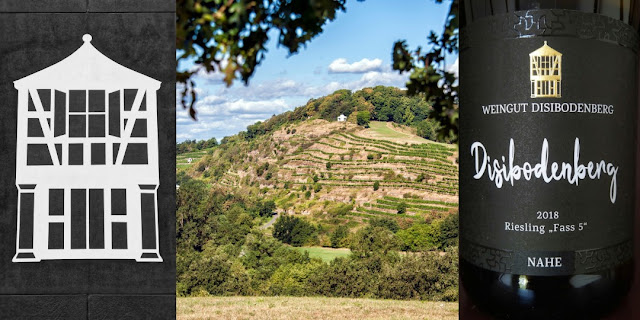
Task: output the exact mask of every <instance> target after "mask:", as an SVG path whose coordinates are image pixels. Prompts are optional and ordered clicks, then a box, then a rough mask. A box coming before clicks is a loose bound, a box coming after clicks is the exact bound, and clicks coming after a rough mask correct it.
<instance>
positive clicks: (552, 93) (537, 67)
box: [529, 41, 562, 98]
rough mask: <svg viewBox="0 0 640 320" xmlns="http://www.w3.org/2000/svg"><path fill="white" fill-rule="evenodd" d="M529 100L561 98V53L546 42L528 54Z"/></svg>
mask: <svg viewBox="0 0 640 320" xmlns="http://www.w3.org/2000/svg"><path fill="white" fill-rule="evenodd" d="M529 60H530V65H529V74H530V79H531V98H560V97H561V96H562V53H560V52H558V51H556V50H555V49H553V48H551V47H549V46H548V45H547V42H546V41H545V42H544V45H543V46H542V47H540V48H538V49H537V50H535V51H533V52H531V53H529Z"/></svg>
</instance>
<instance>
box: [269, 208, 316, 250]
mask: <svg viewBox="0 0 640 320" xmlns="http://www.w3.org/2000/svg"><path fill="white" fill-rule="evenodd" d="M315 231H316V230H315V228H314V227H313V225H311V224H310V223H308V222H307V221H305V220H303V219H301V218H298V217H294V216H282V217H280V218H278V220H276V223H275V224H274V225H273V237H274V238H276V239H278V240H280V241H282V242H284V243H288V244H290V245H292V246H294V247H301V246H303V245H304V244H305V243H306V242H308V241H310V240H311V238H312V236H313V234H314V232H315Z"/></svg>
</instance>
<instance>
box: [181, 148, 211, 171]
mask: <svg viewBox="0 0 640 320" xmlns="http://www.w3.org/2000/svg"><path fill="white" fill-rule="evenodd" d="M209 152H211V149H205V150H199V151H193V152H187V153H182V154H178V155H176V168H177V169H184V168H188V167H190V166H191V165H193V164H195V163H197V162H198V161H200V159H201V158H202V157H204V156H205V155H207V153H209ZM189 159H191V161H190V162H189Z"/></svg>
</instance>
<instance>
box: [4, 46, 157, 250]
mask: <svg viewBox="0 0 640 320" xmlns="http://www.w3.org/2000/svg"><path fill="white" fill-rule="evenodd" d="M82 40H84V44H83V45H82V46H81V47H80V48H79V49H78V50H76V51H75V52H74V53H73V54H71V55H70V56H69V57H67V58H65V59H64V60H62V61H60V62H58V63H56V64H54V65H52V66H50V67H48V68H46V69H44V70H41V71H39V72H36V73H34V74H32V75H29V76H27V77H25V78H22V79H20V80H17V81H15V82H14V86H15V88H16V89H17V90H18V125H17V141H16V143H17V147H16V186H17V188H18V212H17V214H18V225H17V228H18V231H17V237H16V255H15V256H14V258H13V262H39V261H41V260H59V259H135V260H136V261H138V262H143V261H144V262H161V261H162V258H161V257H160V254H159V248H158V206H157V190H158V184H159V167H158V163H159V162H158V125H157V101H156V91H157V90H158V89H159V88H160V84H161V83H160V82H159V81H157V80H155V79H152V78H150V77H147V76H145V75H143V74H140V73H137V72H135V71H133V70H130V69H127V68H125V67H123V66H121V65H120V64H118V63H116V62H114V61H113V60H111V59H109V58H108V57H106V56H105V55H103V54H102V53H100V52H99V51H98V50H97V49H96V48H95V47H93V45H91V36H90V35H88V34H87V35H84V36H83V37H82Z"/></svg>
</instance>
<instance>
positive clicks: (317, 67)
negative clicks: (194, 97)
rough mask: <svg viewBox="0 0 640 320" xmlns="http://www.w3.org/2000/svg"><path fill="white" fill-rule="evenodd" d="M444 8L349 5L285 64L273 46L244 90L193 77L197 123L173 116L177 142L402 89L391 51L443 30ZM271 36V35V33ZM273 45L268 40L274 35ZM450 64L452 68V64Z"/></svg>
mask: <svg viewBox="0 0 640 320" xmlns="http://www.w3.org/2000/svg"><path fill="white" fill-rule="evenodd" d="M448 3H449V2H448V1H445V3H443V4H436V3H435V2H434V1H433V0H402V1H392V0H367V1H364V2H358V1H355V0H350V1H348V2H347V11H346V12H342V13H339V14H338V16H337V19H336V20H334V21H333V22H330V23H329V24H327V25H326V26H325V29H324V32H323V33H322V34H321V35H319V36H318V37H316V38H315V39H313V40H312V41H311V43H309V45H308V46H307V47H306V48H305V49H302V50H301V51H300V52H299V53H298V54H296V55H293V56H290V57H287V55H288V53H287V50H286V49H285V48H278V47H277V44H276V43H275V41H270V43H269V44H268V46H267V47H268V49H269V52H268V53H267V55H266V59H265V60H264V61H263V63H262V64H261V65H260V66H259V67H258V68H257V70H256V72H255V74H254V76H253V78H251V80H250V82H249V85H248V86H245V85H244V84H243V83H242V82H240V81H236V82H234V84H233V86H231V87H230V88H227V87H226V86H225V85H224V84H222V81H221V78H222V76H221V75H219V74H209V75H204V74H201V75H198V76H196V84H197V87H198V93H199V99H198V102H197V103H196V110H197V111H198V120H197V121H193V120H191V119H190V118H189V116H188V113H187V111H186V110H183V109H182V108H180V107H179V108H178V109H177V116H176V121H177V132H176V134H177V138H176V139H177V141H178V142H180V141H184V140H186V139H197V140H201V139H209V138H211V137H215V138H217V139H218V140H220V139H222V138H223V137H225V136H229V135H233V134H236V133H238V132H239V131H242V130H245V129H246V127H247V125H249V124H252V123H255V122H256V121H261V120H265V119H268V118H269V117H271V115H273V114H279V113H282V112H285V111H287V110H292V109H294V108H295V107H297V106H300V105H304V104H305V103H306V102H307V101H308V100H309V99H310V98H317V97H321V96H324V95H327V94H329V93H331V92H333V91H335V90H338V89H351V90H358V89H361V88H364V87H371V86H376V85H387V86H396V87H401V88H404V84H405V82H406V80H407V75H406V74H404V75H400V74H398V72H395V71H392V70H391V62H392V61H391V49H392V46H393V43H394V42H395V41H396V40H401V39H405V40H407V41H408V43H409V44H410V46H411V47H412V48H415V47H416V46H418V45H421V46H423V47H424V46H426V44H427V40H426V37H427V36H428V34H429V32H430V31H431V30H434V31H436V32H438V33H440V32H441V31H442V27H443V25H444V19H445V17H446V14H447V11H448V9H449V5H448ZM274 34H275V33H274ZM271 38H272V39H274V38H275V37H273V34H272V37H271ZM449 60H451V61H447V64H451V65H455V64H456V62H455V61H454V60H455V57H454V58H450V59H449Z"/></svg>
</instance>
